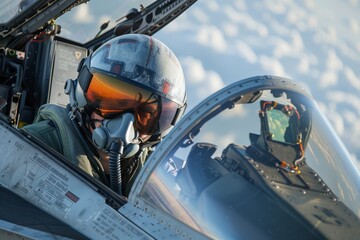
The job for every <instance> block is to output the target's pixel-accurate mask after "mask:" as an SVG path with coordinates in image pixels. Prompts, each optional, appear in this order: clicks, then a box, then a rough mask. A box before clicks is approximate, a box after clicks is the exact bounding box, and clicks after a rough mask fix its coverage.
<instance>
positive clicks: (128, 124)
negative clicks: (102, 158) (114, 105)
mask: <svg viewBox="0 0 360 240" xmlns="http://www.w3.org/2000/svg"><path fill="white" fill-rule="evenodd" d="M137 137H138V134H137V132H136V131H135V129H134V115H133V114H131V113H124V114H121V115H119V116H118V117H116V118H113V119H105V120H104V121H103V122H102V125H101V127H99V128H96V129H95V130H94V131H93V134H92V141H93V143H94V144H95V146H96V147H97V148H99V149H103V150H105V151H106V152H108V153H109V172H110V187H111V189H112V190H114V191H115V192H117V193H118V194H122V190H121V182H122V180H121V159H122V158H124V157H126V158H128V157H131V156H133V155H134V154H135V153H136V152H137V151H138V150H139V145H138V144H137V143H136V139H137Z"/></svg>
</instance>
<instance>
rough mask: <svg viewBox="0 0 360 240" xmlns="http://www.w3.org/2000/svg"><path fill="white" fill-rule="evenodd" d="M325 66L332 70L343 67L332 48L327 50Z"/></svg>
mask: <svg viewBox="0 0 360 240" xmlns="http://www.w3.org/2000/svg"><path fill="white" fill-rule="evenodd" d="M326 67H327V68H328V69H330V70H332V71H339V70H342V68H343V63H342V61H341V59H340V58H339V57H338V56H337V54H336V52H335V51H334V50H333V49H330V50H329V51H328V58H327V60H326Z"/></svg>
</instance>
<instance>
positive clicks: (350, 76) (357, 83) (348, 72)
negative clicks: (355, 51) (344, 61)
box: [344, 67, 360, 91]
mask: <svg viewBox="0 0 360 240" xmlns="http://www.w3.org/2000/svg"><path fill="white" fill-rule="evenodd" d="M344 73H345V76H346V78H347V80H348V81H349V83H350V85H351V86H353V87H354V88H356V89H357V90H358V91H360V78H358V77H357V76H356V74H355V73H354V71H353V70H352V69H351V68H349V67H345V68H344Z"/></svg>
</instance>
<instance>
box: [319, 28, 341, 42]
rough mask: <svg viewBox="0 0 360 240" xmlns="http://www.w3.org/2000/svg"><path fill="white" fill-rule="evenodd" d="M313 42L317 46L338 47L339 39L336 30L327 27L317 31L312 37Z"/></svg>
mask: <svg viewBox="0 0 360 240" xmlns="http://www.w3.org/2000/svg"><path fill="white" fill-rule="evenodd" d="M314 41H315V43H317V44H319V45H323V44H325V45H326V44H331V45H338V43H339V38H338V36H337V32H336V28H334V27H331V26H329V27H327V28H326V29H320V30H318V31H317V33H316V34H315V35H314Z"/></svg>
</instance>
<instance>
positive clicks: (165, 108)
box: [85, 73, 179, 134]
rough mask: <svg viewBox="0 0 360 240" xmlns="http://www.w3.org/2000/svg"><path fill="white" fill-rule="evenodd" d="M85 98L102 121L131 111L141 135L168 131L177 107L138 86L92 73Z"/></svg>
mask: <svg viewBox="0 0 360 240" xmlns="http://www.w3.org/2000/svg"><path fill="white" fill-rule="evenodd" d="M85 97H86V99H87V102H88V106H89V107H90V108H92V109H94V110H95V111H96V112H97V113H98V114H100V115H101V116H102V117H104V118H111V117H112V116H115V115H117V114H119V113H121V112H132V113H133V114H134V115H135V128H136V129H137V130H138V131H139V132H140V133H142V134H152V133H154V132H155V131H163V130H166V129H167V128H169V127H170V126H171V122H172V120H173V119H174V116H175V114H176V111H177V109H178V107H179V106H178V104H176V103H175V102H172V101H170V100H168V99H165V98H162V97H161V96H159V95H157V94H154V93H152V92H150V91H147V90H145V89H142V88H141V87H137V86H136V85H133V84H130V83H127V82H125V81H121V80H119V79H116V78H112V77H109V76H107V75H104V74H101V73H93V78H92V80H91V83H90V85H89V88H88V91H87V92H86V93H85ZM162 113H164V114H162Z"/></svg>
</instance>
